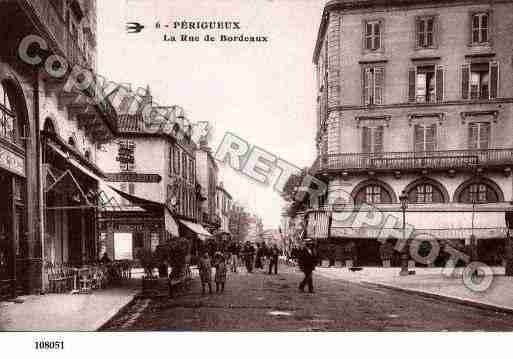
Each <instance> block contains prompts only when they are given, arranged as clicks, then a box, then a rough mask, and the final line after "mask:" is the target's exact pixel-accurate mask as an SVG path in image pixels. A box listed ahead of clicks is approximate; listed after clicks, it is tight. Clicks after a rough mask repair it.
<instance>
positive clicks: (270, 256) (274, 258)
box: [239, 241, 281, 274]
mask: <svg viewBox="0 0 513 359" xmlns="http://www.w3.org/2000/svg"><path fill="white" fill-rule="evenodd" d="M280 254H281V251H280V249H279V248H278V246H277V245H276V244H273V245H272V246H267V245H266V244H265V243H257V244H256V248H255V247H254V246H253V244H252V243H251V242H249V241H248V242H246V243H245V244H244V246H243V247H242V249H241V250H240V252H239V257H240V258H241V259H242V260H243V261H244V265H245V266H246V270H247V271H248V273H252V272H253V267H254V268H256V269H264V262H265V258H267V260H268V261H269V270H268V274H273V272H274V274H278V258H279V256H280Z"/></svg>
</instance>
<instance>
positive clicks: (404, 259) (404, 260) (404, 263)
mask: <svg viewBox="0 0 513 359" xmlns="http://www.w3.org/2000/svg"><path fill="white" fill-rule="evenodd" d="M399 201H400V202H401V210H402V211H403V243H404V245H405V247H404V248H403V250H402V253H401V271H400V272H399V275H402V276H403V275H408V259H409V256H408V245H407V243H406V209H408V195H407V194H406V192H405V191H402V192H401V195H400V196H399Z"/></svg>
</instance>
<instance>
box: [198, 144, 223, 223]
mask: <svg viewBox="0 0 513 359" xmlns="http://www.w3.org/2000/svg"><path fill="white" fill-rule="evenodd" d="M218 173H219V167H218V166H217V163H216V160H215V158H214V156H213V155H212V150H211V149H210V148H209V147H208V145H207V144H206V143H205V142H200V145H199V148H197V150H196V176H197V181H198V183H199V184H200V186H201V195H202V197H203V198H205V200H204V201H203V203H202V204H201V206H200V207H199V208H198V210H199V213H198V214H199V216H200V217H199V218H200V221H201V223H202V224H203V225H204V226H205V227H206V228H207V229H208V230H209V231H210V232H211V233H213V232H214V231H216V230H218V229H219V227H220V226H221V218H220V217H219V216H218V214H217V213H216V198H217V183H218Z"/></svg>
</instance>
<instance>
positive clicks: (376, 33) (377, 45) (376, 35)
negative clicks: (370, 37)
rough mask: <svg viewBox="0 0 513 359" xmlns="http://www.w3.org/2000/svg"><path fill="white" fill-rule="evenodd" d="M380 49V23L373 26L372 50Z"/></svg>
mask: <svg viewBox="0 0 513 359" xmlns="http://www.w3.org/2000/svg"><path fill="white" fill-rule="evenodd" d="M380 48H381V21H379V22H377V23H375V24H374V49H375V50H377V49H380Z"/></svg>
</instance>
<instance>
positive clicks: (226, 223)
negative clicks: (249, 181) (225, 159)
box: [216, 182, 232, 238]
mask: <svg viewBox="0 0 513 359" xmlns="http://www.w3.org/2000/svg"><path fill="white" fill-rule="evenodd" d="M216 191H217V192H216V208H217V209H216V213H217V215H218V216H219V218H220V219H221V225H220V227H219V230H218V232H220V233H221V234H222V235H224V236H225V237H226V238H228V237H229V236H230V212H231V209H232V195H231V194H230V192H228V190H227V189H226V188H225V187H224V184H223V182H219V185H217V187H216Z"/></svg>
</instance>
